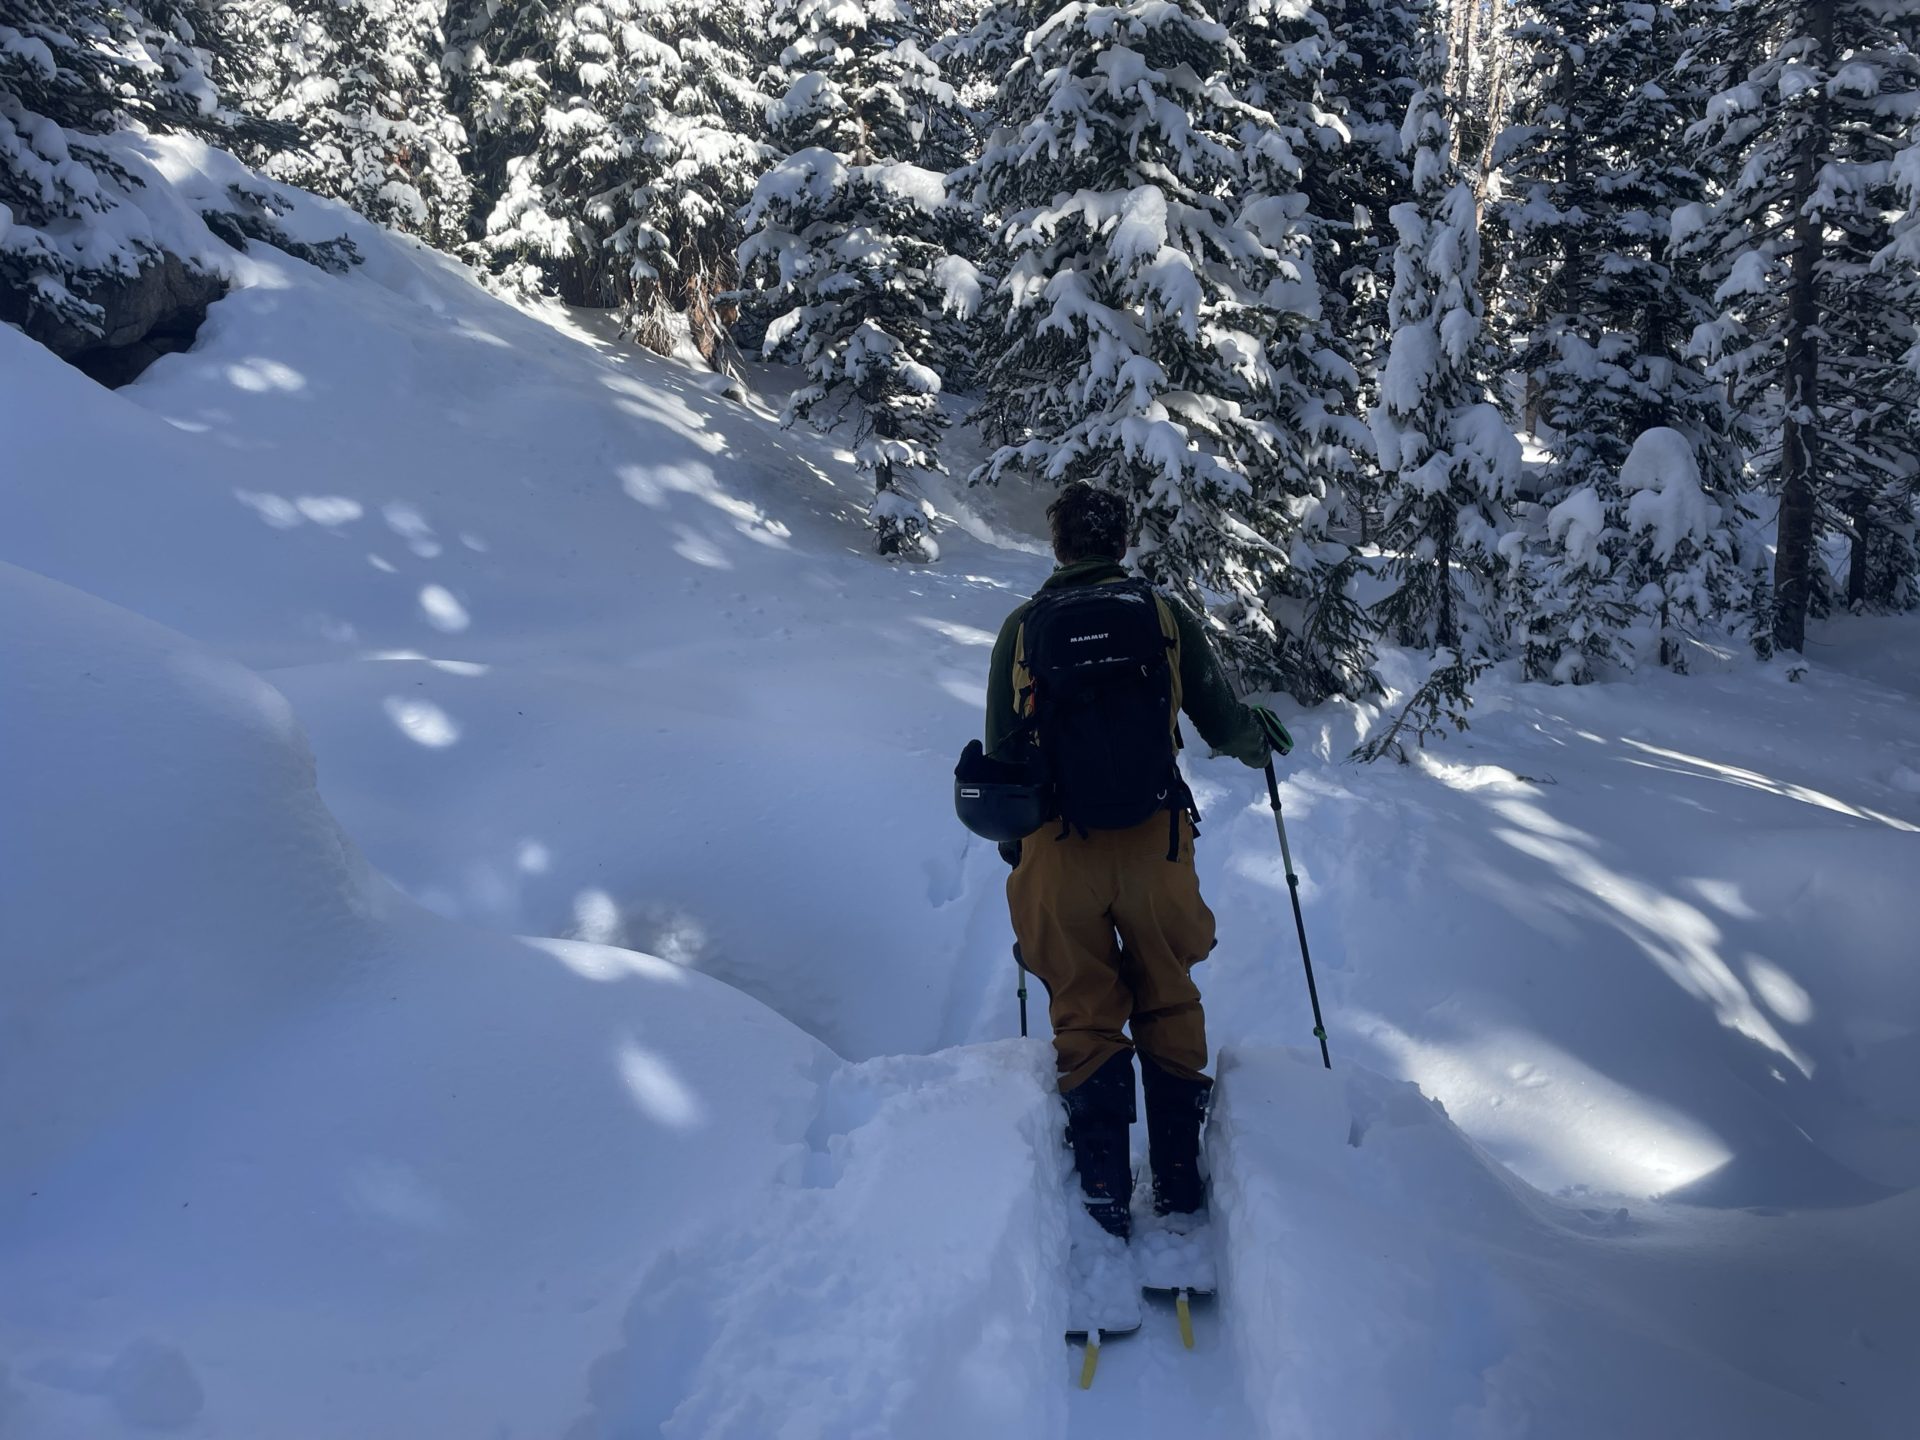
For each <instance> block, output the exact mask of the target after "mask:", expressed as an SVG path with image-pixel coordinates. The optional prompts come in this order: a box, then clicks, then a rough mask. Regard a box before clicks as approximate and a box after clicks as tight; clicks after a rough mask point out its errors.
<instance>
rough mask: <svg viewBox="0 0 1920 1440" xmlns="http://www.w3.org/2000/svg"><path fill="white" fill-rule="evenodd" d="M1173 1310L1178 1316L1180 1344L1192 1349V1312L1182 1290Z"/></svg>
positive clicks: (1185, 1293) (1185, 1294)
mask: <svg viewBox="0 0 1920 1440" xmlns="http://www.w3.org/2000/svg"><path fill="white" fill-rule="evenodd" d="M1173 1305H1174V1309H1175V1310H1177V1311H1178V1312H1179V1314H1180V1343H1181V1344H1182V1345H1184V1346H1186V1347H1187V1349H1189V1350H1191V1349H1193V1311H1192V1309H1191V1308H1190V1307H1189V1306H1188V1304H1187V1292H1186V1291H1184V1290H1182V1291H1181V1292H1180V1298H1179V1299H1177V1300H1175V1301H1174V1302H1173Z"/></svg>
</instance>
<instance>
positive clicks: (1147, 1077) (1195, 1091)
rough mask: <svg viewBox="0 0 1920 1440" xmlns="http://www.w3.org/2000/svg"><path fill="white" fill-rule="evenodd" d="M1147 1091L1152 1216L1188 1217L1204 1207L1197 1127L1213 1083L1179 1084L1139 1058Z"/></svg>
mask: <svg viewBox="0 0 1920 1440" xmlns="http://www.w3.org/2000/svg"><path fill="white" fill-rule="evenodd" d="M1140 1078H1141V1080H1142V1081H1143V1083H1144V1084H1145V1087H1146V1091H1147V1155H1148V1157H1149V1159H1150V1160H1151V1161H1152V1164H1153V1213H1154V1214H1156V1215H1191V1214H1192V1213H1193V1212H1194V1211H1196V1210H1198V1209H1199V1208H1200V1207H1201V1206H1203V1205H1205V1204H1206V1203H1207V1189H1206V1185H1205V1183H1204V1182H1203V1181H1202V1180H1201V1178H1200V1122H1201V1121H1203V1120H1205V1119H1206V1116H1207V1096H1208V1094H1209V1092H1211V1091H1212V1089H1213V1081H1211V1080H1208V1079H1206V1078H1205V1077H1204V1076H1203V1077H1202V1078H1200V1079H1198V1080H1183V1079H1181V1078H1180V1077H1179V1076H1178V1075H1175V1074H1173V1073H1172V1072H1171V1071H1168V1070H1163V1069H1161V1068H1160V1066H1159V1065H1157V1064H1156V1063H1154V1060H1153V1058H1152V1057H1151V1056H1147V1055H1142V1056H1141V1057H1140Z"/></svg>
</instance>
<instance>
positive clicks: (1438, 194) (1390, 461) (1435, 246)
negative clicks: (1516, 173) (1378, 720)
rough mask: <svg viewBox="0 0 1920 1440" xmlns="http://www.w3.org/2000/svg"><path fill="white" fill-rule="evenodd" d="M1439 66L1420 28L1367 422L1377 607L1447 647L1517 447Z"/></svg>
mask: <svg viewBox="0 0 1920 1440" xmlns="http://www.w3.org/2000/svg"><path fill="white" fill-rule="evenodd" d="M1445 75H1446V42H1445V40H1444V38H1443V37H1440V36H1438V35H1437V34H1435V35H1430V37H1429V39H1428V42H1427V46H1426V48H1425V50H1424V52H1423V54H1422V56H1421V64H1420V82H1421V83H1420V88H1419V89H1418V90H1417V91H1415V93H1414V96H1413V99H1412V101H1411V103H1409V105H1408V106H1407V115H1406V121H1405V124H1404V125H1403V127H1402V129H1401V141H1402V144H1403V146H1404V148H1405V151H1406V153H1407V155H1408V156H1409V158H1410V161H1411V165H1412V189H1413V197H1414V198H1413V199H1412V200H1411V201H1408V202H1405V203H1402V204H1399V205H1396V206H1394V207H1393V210H1392V212H1391V217H1392V221H1393V226H1394V229H1395V231H1396V232H1397V233H1398V235H1399V243H1398V245H1397V246H1396V248H1395V250H1394V278H1393V292H1392V294H1391V295H1390V296H1389V297H1388V302H1387V310H1388V322H1389V325H1390V327H1391V329H1392V333H1393V342H1392V347H1391V348H1390V350H1389V351H1388V354H1387V363H1386V368H1385V371H1384V373H1383V374H1382V376H1381V385H1380V404H1379V406H1378V407H1377V408H1376V409H1375V410H1374V412H1373V434H1374V440H1375V443H1376V445H1377V446H1378V449H1379V455H1380V467H1381V469H1382V471H1383V472H1384V474H1385V476H1386V486H1385V494H1384V496H1383V502H1382V517H1381V536H1382V541H1383V543H1384V544H1385V545H1386V546H1388V547H1389V548H1390V549H1391V550H1392V551H1393V552H1394V558H1393V560H1392V563H1391V567H1390V568H1391V571H1392V574H1393V576H1394V578H1395V579H1396V580H1397V581H1398V587H1397V588H1396V589H1395V591H1394V592H1393V594H1391V595H1390V596H1388V597H1387V598H1386V599H1385V600H1383V601H1381V602H1380V605H1379V607H1378V610H1379V614H1380V616H1381V618H1382V619H1383V620H1384V621H1385V622H1386V623H1387V624H1388V625H1389V626H1390V627H1391V628H1392V630H1393V632H1394V633H1395V634H1396V635H1397V636H1398V637H1399V639H1400V641H1401V643H1402V644H1407V645H1423V646H1428V647H1439V648H1441V649H1446V650H1454V651H1459V650H1461V649H1462V647H1463V644H1464V642H1465V633H1466V625H1465V617H1464V616H1463V614H1462V602H1463V599H1464V598H1465V596H1464V595H1463V588H1462V586H1461V584H1460V583H1459V582H1460V580H1461V578H1462V577H1468V578H1471V579H1473V580H1475V581H1478V582H1481V590H1482V595H1481V598H1482V600H1483V601H1484V600H1486V599H1488V598H1489V597H1488V596H1487V594H1486V593H1485V586H1486V582H1489V581H1491V580H1492V579H1493V578H1494V577H1495V574H1496V572H1497V570H1498V568H1499V563H1500V562H1499V549H1500V544H1501V540H1502V532H1503V531H1504V530H1505V529H1506V526H1507V517H1506V514H1505V511H1504V508H1503V506H1504V502H1505V501H1506V499H1507V498H1508V497H1509V496H1510V495H1511V494H1512V492H1513V488H1514V484H1515V481H1516V479H1517V478H1518V473H1519V469H1520V446H1519V442H1518V441H1517V440H1516V439H1515V438H1514V435H1513V432H1512V430H1511V429H1510V428H1509V427H1508V425H1507V423H1506V421H1505V419H1504V418H1503V417H1502V416H1501V414H1500V412H1499V410H1498V409H1496V408H1495V407H1494V405H1493V404H1492V402H1491V400H1490V398H1489V392H1488V377H1489V374H1490V371H1491V357H1490V354H1489V343H1488V339H1487V336H1486V333H1485V327H1484V324H1483V314H1484V307H1483V305H1482V302H1481V298H1480V292H1479V282H1480V238H1479V228H1478V217H1477V215H1476V213H1475V204H1474V196H1473V189H1472V187H1471V186H1470V185H1469V184H1468V182H1467V181H1466V179H1465V177H1463V176H1462V174H1461V173H1460V169H1459V166H1458V164H1457V162H1456V161H1455V159H1454V156H1453V134H1452V127H1451V125H1450V123H1449V121H1448V116H1447V97H1446V94H1445V91H1444V89H1443V88H1442V86H1443V82H1444V78H1445ZM1476 643H1477V644H1478V645H1479V646H1481V647H1482V648H1484V647H1485V645H1486V640H1485V638H1484V637H1478V638H1477V642H1476Z"/></svg>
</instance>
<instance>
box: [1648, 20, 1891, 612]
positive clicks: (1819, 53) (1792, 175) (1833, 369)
mask: <svg viewBox="0 0 1920 1440" xmlns="http://www.w3.org/2000/svg"><path fill="white" fill-rule="evenodd" d="M1903 25H1904V29H1902V28H1901V27H1902V26H1903ZM1912 30H1913V23H1912V19H1911V13H1910V11H1906V10H1904V9H1903V7H1899V6H1895V5H1892V4H1888V3H1885V0H1749V3H1747V4H1743V5H1739V6H1734V7H1729V8H1727V9H1725V10H1723V11H1718V12H1716V13H1715V15H1714V17H1713V24H1712V26H1711V29H1710V31H1709V33H1708V35H1707V37H1706V41H1705V43H1704V44H1703V46H1702V53H1703V55H1705V56H1706V57H1708V60H1709V62H1710V64H1709V70H1708V73H1709V75H1710V76H1711V78H1712V80H1713V82H1714V86H1715V88H1716V89H1717V91H1718V93H1717V94H1716V95H1715V96H1714V98H1713V100H1712V102H1711V104H1710V106H1709V109H1708V113H1707V115H1706V116H1705V118H1704V119H1702V120H1701V121H1700V122H1699V123H1698V124H1697V125H1696V126H1695V127H1694V129H1693V130H1692V132H1690V141H1691V143H1694V144H1696V145H1699V146H1702V147H1704V148H1705V149H1706V150H1707V152H1708V154H1709V156H1710V158H1711V160H1712V162H1713V163H1714V165H1715V167H1716V171H1717V174H1718V175H1719V177H1720V179H1721V182H1722V186H1723V188H1722V190H1721V193H1720V194H1719V195H1718V196H1717V198H1716V199H1715V200H1714V203H1713V204H1712V206H1711V207H1710V208H1707V209H1705V210H1701V209H1698V208H1695V209H1683V210H1682V211H1681V212H1680V213H1679V214H1678V215H1677V216H1676V217H1675V239H1676V242H1678V243H1679V244H1680V246H1681V248H1682V249H1683V251H1685V252H1687V253H1690V254H1694V255H1698V256H1700V257H1701V258H1702V260H1703V262H1704V264H1705V266H1706V269H1707V273H1708V274H1709V276H1710V277H1711V279H1712V280H1713V281H1714V283H1715V289H1714V293H1713V299H1714V303H1715V305H1716V307H1717V309H1718V314H1717V315H1716V316H1715V317H1714V318H1713V319H1711V320H1709V321H1708V322H1707V323H1706V324H1704V325H1702V326H1701V327H1700V328H1699V329H1698V330H1697V332H1696V334H1695V343H1696V345H1697V347H1698V349H1699V352H1700V353H1701V354H1702V355H1704V356H1705V357H1706V358H1707V359H1708V360H1709V362H1710V364H1711V370H1710V373H1711V374H1712V375H1713V376H1714V377H1715V378H1717V379H1720V380H1723V381H1724V382H1725V384H1726V386H1727V388H1728V391H1729V393H1730V395H1731V397H1732V401H1733V404H1734V406H1735V408H1736V409H1737V410H1738V411H1740V412H1742V413H1743V415H1744V416H1745V417H1746V420H1747V422H1748V426H1749V432H1750V439H1751V441H1752V444H1753V446H1754V449H1753V454H1752V464H1753V466H1754V469H1755V470H1756V472H1757V473H1758V474H1759V476H1760V477H1761V478H1762V479H1763V481H1764V482H1765V483H1766V485H1767V486H1768V488H1769V489H1770V490H1771V491H1772V493H1774V494H1775V495H1777V496H1778V498H1779V523H1778V530H1777V537H1776V546H1775V562H1774V579H1773V587H1772V591H1773V595H1772V599H1773V609H1774V639H1775V643H1776V644H1777V645H1778V647H1779V648H1781V649H1786V650H1799V649H1801V648H1802V647H1803V645H1804V644H1805V638H1806V617H1807V615H1808V612H1809V609H1810V608H1814V607H1817V606H1818V605H1819V603H1820V602H1821V599H1822V593H1823V591H1824V589H1825V587H1826V576H1825V572H1824V567H1823V566H1822V565H1821V564H1820V561H1819V555H1818V538H1819V536H1820V535H1821V533H1823V532H1824V531H1827V530H1830V529H1839V530H1843V531H1845V532H1848V533H1850V534H1851V535H1852V536H1853V537H1854V540H1855V543H1856V545H1858V546H1859V554H1858V559H1857V560H1856V563H1855V565H1854V567H1853V573H1852V575H1851V576H1850V582H1849V583H1850V588H1851V589H1852V591H1853V595H1854V598H1855V599H1856V600H1858V601H1860V602H1863V603H1864V602H1868V601H1871V600H1875V599H1878V600H1880V601H1881V602H1882V603H1885V601H1886V600H1887V599H1888V598H1889V597H1887V596H1886V595H1884V594H1883V595H1881V596H1872V595H1870V594H1868V593H1867V589H1868V581H1869V577H1870V576H1872V574H1873V573H1874V571H1873V566H1872V565H1871V563H1870V562H1871V557H1872V555H1873V551H1874V546H1875V539H1874V537H1875V535H1876V533H1880V534H1889V533H1897V529H1896V530H1894V531H1889V528H1888V527H1889V526H1892V527H1899V526H1901V525H1903V524H1904V523H1906V521H1905V518H1904V517H1903V516H1902V515H1901V514H1900V513H1899V511H1900V505H1899V503H1898V496H1899V493H1900V490H1901V487H1902V485H1903V484H1905V485H1907V486H1910V484H1911V480H1910V477H1911V475H1912V472H1913V469H1914V467H1915V466H1916V464H1920V433H1917V430H1920V390H1916V388H1915V377H1914V375H1913V372H1912V371H1911V370H1910V369H1906V368H1904V367H1902V366H1901V365H1900V364H1899V363H1898V361H1899V358H1900V356H1901V353H1902V352H1903V351H1905V350H1906V349H1907V348H1908V346H1910V344H1911V343H1912V336H1913V334H1914V321H1915V316H1914V314H1913V312H1912V309H1911V305H1912V297H1911V290H1910V288H1907V287H1903V286H1902V284H1901V283H1900V276H1899V273H1898V268H1897V267H1889V266H1886V265H1879V266H1876V265H1875V263H1874V261H1875V259H1876V257H1877V256H1879V255H1880V254H1882V253H1884V251H1885V248H1886V246H1887V245H1888V244H1889V242H1890V240H1891V231H1890V222H1891V219H1892V217H1893V216H1894V215H1895V214H1896V213H1897V211H1896V210H1895V209H1894V208H1893V207H1892V205H1891V204H1890V202H1891V201H1892V199H1893V191H1892V166H1891V162H1892V161H1893V159H1894V158H1895V156H1896V155H1897V153H1898V152H1899V149H1900V147H1901V145H1902V144H1903V143H1904V142H1905V140H1906V139H1907V136H1908V134H1909V127H1910V125H1911V124H1912V119H1913V115H1914V113H1915V107H1916V105H1920V100H1916V97H1915V92H1916V90H1920V56H1916V55H1915V53H1914V50H1913V48H1912V45H1911V32H1912ZM1891 568H1899V567H1898V566H1897V565H1896V566H1894V567H1891ZM1889 578H1891V575H1889Z"/></svg>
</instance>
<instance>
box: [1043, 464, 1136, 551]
mask: <svg viewBox="0 0 1920 1440" xmlns="http://www.w3.org/2000/svg"><path fill="white" fill-rule="evenodd" d="M1047 527H1048V529H1049V530H1050V531H1051V532H1052V537H1053V558H1054V559H1055V560H1057V561H1059V562H1060V563H1061V564H1062V565H1071V564H1073V562H1074V561H1076V560H1118V559H1120V558H1121V557H1122V556H1123V555H1125V554H1126V553H1127V535H1128V532H1129V531H1130V530H1131V529H1132V528H1133V517H1132V516H1131V515H1130V514H1129V513H1128V511H1127V502H1126V501H1125V500H1123V499H1122V498H1121V497H1120V496H1118V495H1116V494H1114V493H1113V492H1112V491H1111V490H1101V489H1098V488H1096V487H1094V486H1092V485H1089V484H1088V483H1087V482H1086V481H1084V480H1076V481H1074V483H1073V484H1071V485H1069V486H1067V488H1066V489H1064V490H1062V491H1061V492H1060V498H1059V499H1057V500H1055V501H1054V502H1053V503H1052V504H1051V505H1049V506H1048V507H1047Z"/></svg>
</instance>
